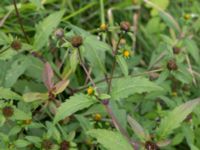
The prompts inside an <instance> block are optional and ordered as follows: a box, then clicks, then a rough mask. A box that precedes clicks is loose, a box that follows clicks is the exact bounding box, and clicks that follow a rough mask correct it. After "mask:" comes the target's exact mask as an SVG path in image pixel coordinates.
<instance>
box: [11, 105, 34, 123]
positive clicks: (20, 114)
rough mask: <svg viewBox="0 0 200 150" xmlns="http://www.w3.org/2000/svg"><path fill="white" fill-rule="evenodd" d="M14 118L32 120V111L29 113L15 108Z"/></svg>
mask: <svg viewBox="0 0 200 150" xmlns="http://www.w3.org/2000/svg"><path fill="white" fill-rule="evenodd" d="M13 118H14V119H16V120H30V119H31V118H32V117H31V112H29V113H27V112H24V111H22V110H20V109H17V108H15V109H14V115H13Z"/></svg>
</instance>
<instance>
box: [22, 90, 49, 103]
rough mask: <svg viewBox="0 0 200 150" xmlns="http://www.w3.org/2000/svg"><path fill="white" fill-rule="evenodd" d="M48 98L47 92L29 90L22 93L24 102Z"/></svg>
mask: <svg viewBox="0 0 200 150" xmlns="http://www.w3.org/2000/svg"><path fill="white" fill-rule="evenodd" d="M47 99H48V93H39V92H30V93H25V94H24V95H23V100H24V101H25V102H34V101H45V100H47Z"/></svg>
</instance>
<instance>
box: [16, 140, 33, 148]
mask: <svg viewBox="0 0 200 150" xmlns="http://www.w3.org/2000/svg"><path fill="white" fill-rule="evenodd" d="M29 144H31V143H30V142H29V141H26V140H23V139H18V140H16V141H15V145H16V146H17V147H26V146H28V145H29Z"/></svg>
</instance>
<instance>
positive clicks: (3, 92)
mask: <svg viewBox="0 0 200 150" xmlns="http://www.w3.org/2000/svg"><path fill="white" fill-rule="evenodd" d="M0 99H12V100H21V99H22V97H21V96H20V95H18V94H17V93H15V92H13V91H12V90H11V89H8V88H3V87H0Z"/></svg>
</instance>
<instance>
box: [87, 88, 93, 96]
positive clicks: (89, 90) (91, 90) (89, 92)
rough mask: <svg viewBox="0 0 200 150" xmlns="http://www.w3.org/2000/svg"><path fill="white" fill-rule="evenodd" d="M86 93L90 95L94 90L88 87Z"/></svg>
mask: <svg viewBox="0 0 200 150" xmlns="http://www.w3.org/2000/svg"><path fill="white" fill-rule="evenodd" d="M87 93H88V95H92V94H93V93H94V89H93V88H92V87H89V88H88V89H87Z"/></svg>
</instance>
